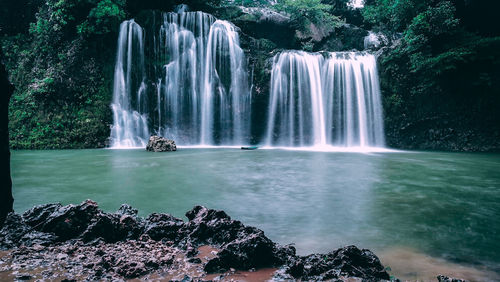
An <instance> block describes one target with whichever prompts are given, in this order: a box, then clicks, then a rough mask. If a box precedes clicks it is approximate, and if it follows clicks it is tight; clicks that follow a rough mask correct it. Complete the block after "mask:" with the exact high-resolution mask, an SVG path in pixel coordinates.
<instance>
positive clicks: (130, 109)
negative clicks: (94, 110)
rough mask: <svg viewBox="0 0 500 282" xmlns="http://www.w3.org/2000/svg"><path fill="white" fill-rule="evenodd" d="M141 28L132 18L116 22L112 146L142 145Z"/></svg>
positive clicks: (144, 129) (144, 124) (145, 129)
mask: <svg viewBox="0 0 500 282" xmlns="http://www.w3.org/2000/svg"><path fill="white" fill-rule="evenodd" d="M143 37H144V36H143V30H142V28H141V27H140V26H139V25H138V24H137V23H135V22H134V20H129V21H125V22H123V23H122V24H121V25H120V35H119V37H118V51H117V58H116V65H115V77H114V86H113V103H112V104H111V108H112V110H113V119H114V124H113V127H112V128H111V139H112V142H113V143H112V146H113V147H135V146H141V147H143V146H146V142H147V141H146V140H147V138H148V136H149V129H148V121H147V114H146V102H147V101H146V95H145V94H146V84H145V82H146V73H145V68H144V42H143Z"/></svg>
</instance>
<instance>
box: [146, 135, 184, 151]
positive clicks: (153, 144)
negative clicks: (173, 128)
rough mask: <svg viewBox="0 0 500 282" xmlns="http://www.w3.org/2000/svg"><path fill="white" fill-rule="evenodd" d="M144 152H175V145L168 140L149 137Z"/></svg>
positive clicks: (172, 141)
mask: <svg viewBox="0 0 500 282" xmlns="http://www.w3.org/2000/svg"><path fill="white" fill-rule="evenodd" d="M146 151H150V152H173V151H177V145H175V141H174V140H170V139H167V138H164V137H160V136H151V137H149V141H148V145H147V146H146Z"/></svg>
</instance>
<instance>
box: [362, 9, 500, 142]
mask: <svg viewBox="0 0 500 282" xmlns="http://www.w3.org/2000/svg"><path fill="white" fill-rule="evenodd" d="M370 2H371V3H369V5H367V6H366V8H365V9H364V12H363V15H364V16H365V19H366V20H367V21H368V22H370V24H372V25H374V26H375V27H378V29H379V30H382V31H385V32H386V34H389V36H391V35H392V34H394V32H402V34H401V38H400V39H399V40H397V41H396V42H395V43H396V44H395V45H394V46H392V47H390V48H387V49H386V50H385V51H384V52H383V54H382V56H381V57H380V65H381V68H380V70H381V84H382V88H383V92H384V108H385V109H386V116H387V120H386V127H387V128H388V131H389V132H391V131H392V130H396V129H397V130H403V129H405V130H407V129H408V128H410V127H411V126H413V127H414V128H419V127H418V126H420V125H419V124H422V122H423V124H427V127H422V128H423V129H422V130H425V128H429V126H430V125H429V124H428V123H429V122H431V121H433V122H434V121H436V122H437V121H443V123H444V122H446V124H445V125H434V126H446V127H445V128H446V130H448V129H449V128H450V127H454V128H462V130H479V128H481V129H480V130H483V131H493V132H495V130H498V124H500V114H499V113H498V111H497V110H496V109H497V108H498V107H499V106H500V96H499V95H498V93H500V82H499V81H498V79H495V77H499V76H500V48H499V47H500V37H483V35H481V34H478V33H473V32H470V31H468V30H467V29H466V27H467V26H465V25H464V23H463V22H462V21H461V19H460V18H458V16H457V12H456V6H455V4H454V2H455V1H427V0H426V1H416V0H373V1H370ZM495 46H496V47H495ZM424 132H425V131H424ZM405 134H408V132H406V133H405ZM420 134H421V133H420ZM396 138H399V139H401V136H396ZM414 138H416V137H414ZM389 139H390V138H389ZM414 140H417V139H414ZM416 142H417V141H416ZM418 142H427V140H425V139H423V140H420V141H418ZM464 142H465V141H464Z"/></svg>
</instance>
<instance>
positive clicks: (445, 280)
mask: <svg viewBox="0 0 500 282" xmlns="http://www.w3.org/2000/svg"><path fill="white" fill-rule="evenodd" d="M437 280H438V281H439V282H467V280H464V279H458V278H451V277H448V276H444V275H439V276H438V277H437Z"/></svg>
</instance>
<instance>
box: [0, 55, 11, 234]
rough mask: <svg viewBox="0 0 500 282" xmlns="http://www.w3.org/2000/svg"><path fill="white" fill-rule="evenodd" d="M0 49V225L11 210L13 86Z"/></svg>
mask: <svg viewBox="0 0 500 282" xmlns="http://www.w3.org/2000/svg"><path fill="white" fill-rule="evenodd" d="M2 60H3V54H2V50H1V49H0V226H1V225H3V222H4V220H5V217H6V216H7V214H8V213H9V212H11V211H13V204H14V198H13V197H12V180H11V178H10V151H9V100H10V96H11V95H12V92H14V86H13V85H12V84H10V82H9V78H8V77H7V71H6V69H5V66H4V65H3V62H2Z"/></svg>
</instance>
